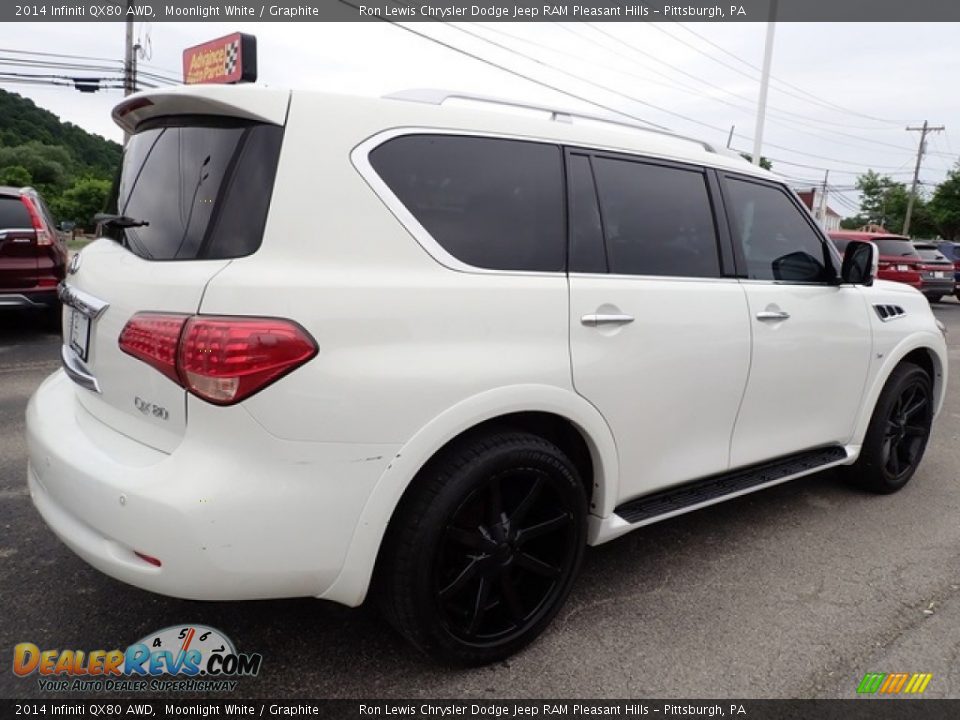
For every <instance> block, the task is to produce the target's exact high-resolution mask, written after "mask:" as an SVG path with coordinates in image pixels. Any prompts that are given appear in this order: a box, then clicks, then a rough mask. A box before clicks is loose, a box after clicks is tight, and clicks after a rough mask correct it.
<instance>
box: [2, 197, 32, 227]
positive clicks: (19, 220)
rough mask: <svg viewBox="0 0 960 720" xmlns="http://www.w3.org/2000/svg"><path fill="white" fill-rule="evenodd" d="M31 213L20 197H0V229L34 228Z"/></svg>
mask: <svg viewBox="0 0 960 720" xmlns="http://www.w3.org/2000/svg"><path fill="white" fill-rule="evenodd" d="M32 227H33V221H32V220H30V213H29V212H27V206H26V205H24V204H23V203H22V202H21V201H20V198H18V197H0V230H11V229H13V228H18V229H20V228H32Z"/></svg>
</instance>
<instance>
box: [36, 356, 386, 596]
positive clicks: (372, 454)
mask: <svg viewBox="0 0 960 720" xmlns="http://www.w3.org/2000/svg"><path fill="white" fill-rule="evenodd" d="M77 392H85V391H83V390H78V389H77V387H76V386H75V385H74V384H73V383H72V382H71V381H70V380H69V379H68V378H67V377H66V376H65V375H64V374H63V372H62V371H58V372H56V373H54V374H53V375H52V376H51V377H49V378H48V379H47V380H46V381H45V382H44V383H43V384H42V385H41V386H40V388H39V389H38V390H37V392H36V393H35V394H34V396H33V397H32V398H31V400H30V403H29V405H28V408H27V444H28V450H29V465H28V469H27V481H28V485H29V489H30V496H31V498H32V500H33V503H34V505H35V506H36V508H37V510H38V511H39V512H40V514H41V515H42V516H43V519H44V520H45V521H46V523H47V524H48V525H49V526H50V528H51V529H52V530H53V531H54V532H55V533H56V534H57V535H58V536H59V537H60V539H61V540H62V541H63V542H64V543H65V544H66V545H67V546H68V547H70V549H72V550H73V551H74V552H75V553H76V554H77V555H79V556H80V557H81V558H83V559H84V560H86V561H87V562H88V563H89V564H91V565H93V566H94V567H95V568H97V569H99V570H101V571H102V572H104V573H106V574H107V575H110V576H112V577H114V578H116V579H118V580H121V581H123V582H126V583H130V584H131V585H136V586H138V587H141V588H144V589H146V590H151V591H153V592H158V593H162V594H164V595H171V596H174V597H181V598H190V599H198V600H240V599H259V598H278V597H297V596H317V595H321V594H323V593H324V592H325V591H326V590H327V589H328V588H329V586H330V585H331V584H332V583H333V581H334V580H335V579H336V577H337V576H338V574H339V573H340V570H341V568H342V565H343V560H344V557H345V555H346V550H347V547H348V545H349V543H350V540H351V538H352V536H353V531H354V529H355V527H356V522H357V518H358V517H359V516H360V513H361V511H362V509H363V505H364V504H365V503H366V500H367V498H368V497H369V495H370V493H371V492H372V490H373V488H374V486H375V485H376V482H377V480H378V479H379V477H380V475H381V474H382V472H383V470H384V469H385V467H386V465H387V464H388V463H389V462H390V460H391V459H392V457H393V452H394V451H395V448H394V447H393V446H389V447H388V446H382V445H381V446H377V445H358V444H346V445H344V444H335V443H294V442H288V441H283V440H280V439H278V438H276V437H274V436H272V435H269V434H268V433H267V432H266V431H265V430H264V429H263V428H262V426H260V425H259V424H258V423H256V421H254V420H253V419H252V418H251V417H250V415H249V414H248V413H247V412H246V410H244V409H243V408H242V407H235V408H232V409H228V408H213V407H212V406H211V407H210V409H209V410H210V411H217V410H224V409H226V410H228V412H227V413H222V414H220V415H219V418H220V422H219V424H217V423H212V424H211V423H209V422H200V421H199V420H198V419H197V418H196V417H195V416H196V415H202V414H203V412H202V411H201V412H198V413H194V416H192V418H191V423H192V424H197V425H202V426H204V427H208V428H210V433H209V434H207V435H206V436H204V435H205V434H204V432H203V431H202V430H198V431H196V434H197V435H198V437H196V438H191V437H189V431H188V436H187V437H185V438H184V440H183V442H182V443H181V444H180V445H179V446H178V447H177V448H176V449H175V450H174V451H173V452H172V453H170V454H167V453H164V452H161V451H159V450H155V449H153V448H150V447H148V446H146V445H143V444H141V443H139V442H136V441H135V440H132V439H130V438H128V437H126V436H124V435H122V434H120V433H118V432H116V431H114V430H112V429H111V428H109V427H107V426H106V425H103V424H102V423H101V422H100V421H99V420H97V419H96V418H94V417H93V416H92V415H90V413H89V412H88V411H87V410H85V409H84V408H83V406H82V405H81V404H80V403H79V402H78V401H77V397H76V393H77ZM214 432H215V433H216V436H217V437H218V438H219V441H214V440H213V439H212V436H213V433H214ZM137 552H139V553H142V554H145V555H148V556H151V557H154V558H158V559H159V560H160V561H161V562H162V565H161V566H160V567H155V566H154V565H152V564H150V563H149V562H147V561H145V560H143V559H142V558H141V557H139V556H138V555H137V554H136V553H137ZM329 599H331V600H335V601H336V600H338V598H337V597H330V598H329Z"/></svg>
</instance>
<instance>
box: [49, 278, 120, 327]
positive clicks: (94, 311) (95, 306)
mask: <svg viewBox="0 0 960 720" xmlns="http://www.w3.org/2000/svg"><path fill="white" fill-rule="evenodd" d="M57 296H58V297H59V298H60V302H62V303H63V304H64V305H68V306H70V307H72V308H73V309H74V310H76V311H77V312H79V313H82V314H83V315H86V316H87V317H88V318H90V319H91V320H96V319H97V318H98V317H100V316H101V315H102V314H103V311H104V310H106V309H107V308H108V307H110V303H108V302H106V301H104V300H101V299H100V298H96V297H94V296H93V295H91V294H90V293H85V292H84V291H83V290H77V288H75V287H72V286H70V285H67V283H65V282H62V283H60V285H58V286H57Z"/></svg>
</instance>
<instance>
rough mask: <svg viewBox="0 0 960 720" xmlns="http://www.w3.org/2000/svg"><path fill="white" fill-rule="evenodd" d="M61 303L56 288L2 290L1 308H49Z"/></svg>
mask: <svg viewBox="0 0 960 720" xmlns="http://www.w3.org/2000/svg"><path fill="white" fill-rule="evenodd" d="M59 303H60V301H59V300H58V299H57V289H56V288H49V289H44V290H13V291H3V290H0V308H23V309H34V310H47V309H50V308H54V307H56V306H57V305H58V304H59Z"/></svg>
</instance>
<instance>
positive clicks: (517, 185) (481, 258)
mask: <svg viewBox="0 0 960 720" xmlns="http://www.w3.org/2000/svg"><path fill="white" fill-rule="evenodd" d="M370 164H371V165H373V168H374V169H375V170H376V171H377V174H379V175H380V177H381V178H382V179H383V181H384V182H385V183H386V184H387V186H388V187H389V188H390V190H392V191H393V193H394V194H395V195H396V196H397V198H398V199H399V200H400V202H402V203H403V204H404V206H405V207H406V208H407V210H409V211H410V213H411V214H412V215H413V216H414V217H415V218H416V219H417V221H418V222H419V223H420V224H421V225H422V226H423V227H424V229H425V230H426V231H427V232H429V233H430V235H431V236H432V237H433V239H434V240H436V241H437V242H438V243H439V244H440V246H441V247H443V249H444V250H446V251H447V252H448V253H450V254H451V255H452V256H453V257H455V258H457V259H458V260H460V261H462V262H464V263H467V264H468V265H473V266H475V267H482V268H490V269H494V270H539V271H562V270H563V269H564V263H565V255H566V252H565V243H566V241H565V235H566V230H565V218H564V202H563V166H562V156H561V152H560V148H559V147H558V146H556V145H547V144H541V143H531V142H523V141H518V140H501V139H497V138H482V137H464V136H456V135H406V136H403V137H398V138H394V139H392V140H388V141H387V142H385V143H384V144H383V145H380V146H379V147H377V148H376V149H375V150H373V152H371V153H370Z"/></svg>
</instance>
